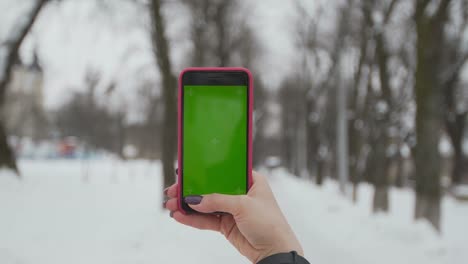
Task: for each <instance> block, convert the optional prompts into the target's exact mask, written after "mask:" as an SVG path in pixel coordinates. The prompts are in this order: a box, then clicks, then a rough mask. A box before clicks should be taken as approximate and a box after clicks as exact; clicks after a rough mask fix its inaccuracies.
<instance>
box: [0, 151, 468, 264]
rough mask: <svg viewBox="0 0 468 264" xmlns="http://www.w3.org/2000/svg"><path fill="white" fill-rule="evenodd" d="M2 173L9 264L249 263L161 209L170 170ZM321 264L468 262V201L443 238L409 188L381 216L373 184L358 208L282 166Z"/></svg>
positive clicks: (51, 164)
mask: <svg viewBox="0 0 468 264" xmlns="http://www.w3.org/2000/svg"><path fill="white" fill-rule="evenodd" d="M19 165H20V168H21V171H22V173H23V179H22V180H21V181H19V180H17V179H16V178H15V177H14V176H13V175H11V173H9V172H5V171H1V172H0V263H1V264H12V263H15V264H16V263H22V264H28V263H31V264H32V263H34V264H42V263H44V264H45V263H47V264H54V263H57V264H58V263H60V264H63V263H67V264H74V263H80V264H92V263H99V264H102V263H138V264H144V263H152V264H153V263H226V264H230V263H233V264H234V263H248V261H247V260H246V259H244V258H243V257H242V256H240V255H239V254H238V253H237V252H236V250H234V249H233V248H232V247H231V246H230V245H229V244H228V242H226V241H224V238H223V237H222V236H221V235H219V234H216V233H214V232H209V231H199V230H194V229H191V228H188V227H185V226H182V225H179V224H177V223H175V222H174V221H173V220H172V219H171V218H170V217H169V216H168V212H167V211H163V210H161V208H160V207H161V206H160V204H161V202H162V199H161V193H160V191H161V190H160V189H161V188H160V185H161V182H160V165H159V163H149V162H144V161H136V162H127V163H124V162H118V161H112V160H106V161H91V162H89V161H88V162H79V161H21V162H20V164H19ZM270 181H271V184H272V187H273V189H274V191H275V193H276V195H277V197H278V201H279V203H280V205H281V207H282V209H283V210H284V212H285V213H286V215H287V217H288V219H289V221H290V223H291V224H292V226H293V228H294V230H296V232H297V234H298V236H299V239H300V240H301V241H302V243H303V246H304V250H305V252H306V255H307V257H308V258H309V260H310V261H311V263H317V264H322V263H323V264H333V263H337V264H338V263H340V264H342V263H347V264H351V263H359V264H362V263H364V264H366V263H369V264H370V263H372V264H374V263H379V264H385V263H389V264H390V263H392V264H394V263H398V264H403V263H408V264H409V263H411V264H416V263H421V264H423V263H424V264H431V263H447V264H448V263H450V264H452V263H454V264H456V263H466V261H467V260H468V237H467V235H466V223H468V205H467V204H462V203H460V202H456V201H454V200H452V199H448V198H447V199H444V201H443V215H444V216H443V219H442V225H443V234H442V235H441V236H439V235H437V234H436V233H435V232H434V231H433V230H432V229H431V227H430V226H429V225H428V224H427V223H425V222H418V223H413V221H412V220H411V219H412V217H411V216H412V209H413V197H412V194H411V193H410V192H409V191H397V190H392V192H391V197H390V198H391V206H392V207H391V213H390V214H389V215H377V216H376V215H372V214H371V213H370V201H371V199H370V198H371V194H372V190H371V188H370V187H369V186H367V185H363V186H361V188H360V192H359V200H360V201H361V202H359V203H358V204H356V205H353V204H352V203H351V202H350V201H348V200H347V199H345V198H342V197H341V196H339V195H338V188H337V186H336V185H335V184H334V183H333V182H331V181H329V182H326V184H325V186H324V187H323V188H318V187H316V186H314V185H313V184H311V183H309V182H306V181H303V180H299V179H297V178H292V177H290V176H288V174H287V173H286V172H285V171H283V170H281V169H278V170H275V171H274V172H273V173H272V176H271V177H270Z"/></svg>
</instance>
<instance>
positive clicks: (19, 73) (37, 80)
mask: <svg viewBox="0 0 468 264" xmlns="http://www.w3.org/2000/svg"><path fill="white" fill-rule="evenodd" d="M43 83H44V73H43V70H42V67H41V65H40V63H39V60H38V57H37V54H36V53H34V58H33V62H32V63H31V64H29V65H25V64H24V63H22V62H21V61H19V60H18V61H17V63H16V64H15V65H14V67H13V72H12V79H11V82H10V85H9V87H8V90H7V93H6V97H5V106H4V107H5V108H4V109H3V110H4V111H3V120H5V124H6V128H7V131H8V134H9V135H10V136H17V137H19V138H23V137H29V138H31V139H33V140H39V139H41V138H44V137H45V136H46V127H47V119H46V116H45V111H44V104H43Z"/></svg>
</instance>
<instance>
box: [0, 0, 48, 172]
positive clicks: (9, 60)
mask: <svg viewBox="0 0 468 264" xmlns="http://www.w3.org/2000/svg"><path fill="white" fill-rule="evenodd" d="M47 1H48V0H38V1H37V2H36V3H35V5H34V6H33V8H32V9H31V11H30V13H29V14H28V15H27V18H26V19H21V23H20V25H19V29H18V31H16V32H14V34H12V36H11V37H9V38H8V39H6V41H4V43H3V44H2V45H0V53H4V54H6V58H5V61H4V62H3V61H1V62H0V64H2V65H4V66H3V67H2V68H0V110H1V111H2V112H3V105H4V101H5V95H6V90H7V87H8V84H9V83H10V79H11V76H12V70H13V66H14V64H15V61H16V59H17V58H18V52H19V49H20V47H21V44H22V43H23V40H24V39H25V37H26V35H27V34H28V33H29V31H30V30H31V28H32V26H33V25H34V22H35V21H36V18H37V16H38V15H39V12H40V11H41V9H42V7H44V5H45V3H47ZM2 115H3V113H2ZM0 167H7V168H10V169H12V170H14V171H15V172H16V173H17V174H18V175H19V173H18V168H17V166H16V159H15V156H14V153H13V151H12V150H11V148H10V146H9V145H8V135H7V131H6V128H5V126H4V120H3V118H0Z"/></svg>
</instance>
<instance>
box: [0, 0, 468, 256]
mask: <svg viewBox="0 0 468 264" xmlns="http://www.w3.org/2000/svg"><path fill="white" fill-rule="evenodd" d="M0 14H1V16H0V107H1V113H0V166H1V167H2V169H1V170H0V263H2V264H13V263H15V264H19V263H21V264H28V263H48V264H50V263H166V262H169V261H170V262H171V263H188V262H191V263H247V261H246V259H244V258H243V257H242V256H240V255H239V254H238V253H237V252H236V251H235V250H234V249H233V248H232V247H231V246H230V245H229V244H228V243H227V242H225V241H224V239H223V237H222V236H220V235H218V234H215V233H210V232H206V231H199V230H193V229H190V228H188V227H185V226H181V225H179V224H177V223H175V222H174V221H173V220H172V219H171V218H169V216H168V214H169V212H167V211H164V209H163V208H162V206H161V204H162V201H163V197H162V189H163V188H164V187H165V186H169V185H171V184H172V183H173V182H174V181H175V172H174V168H175V159H176V145H177V138H176V126H177V119H176V97H177V94H176V87H177V76H178V73H179V72H180V71H181V70H182V69H183V68H185V67H189V66H243V67H247V68H249V69H250V70H251V71H252V72H253V75H254V79H255V111H254V166H255V168H256V169H257V170H259V171H261V172H262V173H264V174H266V175H268V177H269V179H270V182H271V185H272V187H273V189H274V191H275V195H276V196H277V197H278V201H279V203H280V205H281V208H282V210H283V211H284V212H285V214H286V215H287V218H288V220H289V221H290V223H291V225H292V226H293V229H294V230H295V231H296V233H297V235H298V237H299V239H300V240H301V242H302V243H303V246H304V250H305V254H306V256H307V257H308V259H309V260H310V261H311V263H326V264H332V263H337V264H338V263H345V262H346V263H361V264H362V263H376V262H378V263H399V264H401V263H411V264H414V263H424V264H430V263H450V264H456V263H468V229H467V223H468V128H466V123H467V120H468V63H467V61H468V1H466V0H378V1H374V0H334V1H330V0H328V1H327V0H316V1H313V0H291V1H281V0H266V1H247V0H83V1H78V0H22V1H15V0H0ZM181 253H182V254H181Z"/></svg>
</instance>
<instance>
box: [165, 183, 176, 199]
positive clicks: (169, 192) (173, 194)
mask: <svg viewBox="0 0 468 264" xmlns="http://www.w3.org/2000/svg"><path fill="white" fill-rule="evenodd" d="M177 188H178V184H177V183H174V184H172V185H171V186H169V187H167V188H166V189H164V194H165V195H166V196H167V197H169V198H175V197H177Z"/></svg>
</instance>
